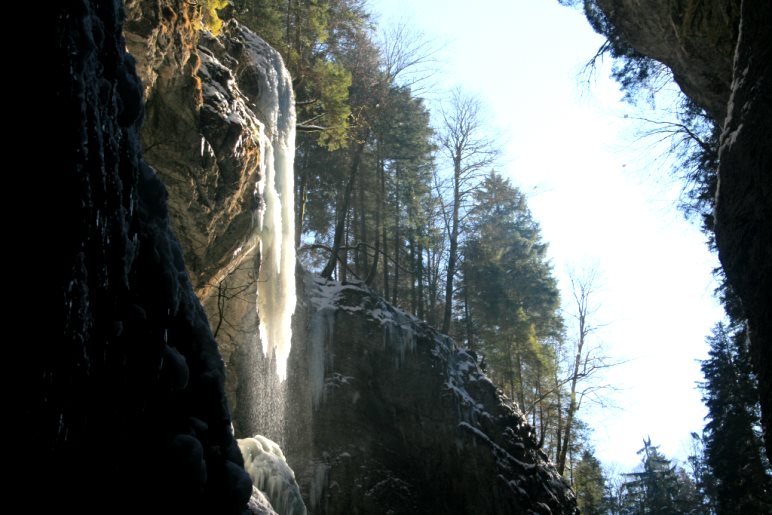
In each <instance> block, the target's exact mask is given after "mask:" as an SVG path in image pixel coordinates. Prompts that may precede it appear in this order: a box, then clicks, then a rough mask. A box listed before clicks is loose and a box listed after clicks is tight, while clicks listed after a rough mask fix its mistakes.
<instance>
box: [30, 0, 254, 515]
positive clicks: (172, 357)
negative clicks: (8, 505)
mask: <svg viewBox="0 0 772 515" xmlns="http://www.w3.org/2000/svg"><path fill="white" fill-rule="evenodd" d="M46 11H47V13H49V14H47V15H46V16H51V19H52V21H53V22H54V25H55V27H56V31H55V34H56V35H57V37H56V38H55V42H54V46H53V48H51V49H49V52H50V54H52V57H53V59H52V61H53V62H54V63H55V66H52V67H51V68H50V69H49V70H48V71H49V73H50V76H49V77H48V80H49V81H50V83H52V88H53V91H54V98H55V103H56V106H57V108H58V109H59V111H58V112H56V113H54V115H53V116H49V117H48V123H49V125H48V126H47V131H49V132H50V134H52V135H53V138H52V139H54V140H55V142H56V144H58V145H59V148H58V149H57V154H56V155H57V159H58V166H57V168H56V169H55V170H52V173H49V174H48V178H47V180H46V181H43V182H42V185H41V189H43V190H50V191H51V196H52V197H53V196H55V197H56V203H54V204H52V205H48V208H49V209H50V210H51V212H52V213H54V215H55V216H52V217H50V218H51V220H50V222H49V224H53V227H48V230H50V231H52V232H53V234H55V235H56V236H57V250H56V258H57V259H56V265H55V270H56V272H55V273H52V274H51V275H56V277H55V278H53V279H51V283H52V284H53V289H54V290H55V291H54V292H53V298H54V300H55V302H54V303H52V305H56V306H57V307H56V312H55V313H51V314H49V316H48V317H45V319H46V323H47V324H52V325H55V326H56V327H55V329H54V333H55V334H56V337H55V338H51V339H44V341H41V342H37V344H36V345H34V346H33V345H29V346H27V347H26V348H28V349H29V350H30V352H31V355H29V356H27V357H26V358H27V359H24V360H22V361H21V362H20V364H21V367H22V368H23V371H24V372H26V371H27V370H26V369H25V368H24V367H26V368H28V369H29V370H28V371H29V373H30V376H29V378H28V379H29V384H30V385H36V386H37V388H31V389H30V395H31V398H30V399H29V401H28V402H27V403H26V405H25V408H26V409H25V411H24V413H23V418H24V421H25V426H26V428H27V431H28V435H27V436H28V437H30V438H31V441H32V442H33V443H34V447H30V448H31V449H34V451H33V452H34V454H33V457H32V459H29V460H28V461H29V463H31V464H34V465H35V466H37V467H38V470H37V471H35V472H34V474H29V475H24V474H21V475H20V477H22V478H24V480H25V482H27V483H28V484H29V485H30V486H34V487H36V488H37V489H38V491H37V492H36V493H35V495H34V497H28V498H27V499H26V500H27V502H30V501H32V502H35V501H38V502H39V503H40V506H46V508H45V509H49V510H53V511H73V512H75V513H97V512H99V513H107V512H110V513H116V512H117V513H123V512H127V513H141V512H145V511H147V509H148V506H152V507H153V508H152V511H156V512H159V513H242V512H243V511H244V510H245V509H246V506H247V501H248V499H249V496H250V494H251V484H250V481H249V478H248V476H247V475H246V473H245V472H244V470H243V468H242V458H241V454H240V452H239V449H238V447H237V446H236V442H235V440H234V438H233V436H232V434H231V428H230V416H229V414H228V410H227V405H226V400H225V395H224V391H223V377H224V369H223V363H222V360H221V358H220V356H219V354H218V352H217V348H216V343H215V341H214V339H213V338H212V334H211V332H210V329H209V325H208V323H207V319H206V317H205V315H204V311H203V309H202V307H201V305H200V304H199V302H198V300H197V299H196V297H195V295H194V291H193V288H192V287H191V284H190V282H189V280H188V276H187V274H186V273H185V269H184V265H183V260H182V252H181V250H180V247H179V245H178V243H177V241H176V240H175V238H174V236H173V235H172V232H171V230H170V227H169V218H168V213H167V207H166V199H167V194H166V190H165V189H164V187H163V185H162V184H161V182H160V180H159V179H158V177H157V176H156V174H155V173H154V172H153V170H152V169H150V168H149V167H148V165H147V164H145V162H144V161H143V159H142V156H141V153H140V151H139V136H138V132H137V131H138V126H139V122H140V120H141V117H142V113H143V106H142V86H141V84H140V82H139V80H138V78H137V76H136V74H135V70H134V62H133V60H132V58H131V57H130V56H128V54H126V52H125V41H124V39H123V37H122V34H121V21H122V14H123V11H122V2H120V1H117V0H114V1H109V0H108V1H87V0H83V1H66V2H61V3H57V4H56V5H52V6H49V7H47V9H46ZM49 287H51V286H50V285H49ZM57 324H58V325H57ZM36 477H40V478H42V480H38V479H35V478H36ZM41 485H42V488H41ZM53 506H55V508H54V507H53ZM31 511H37V510H36V509H31Z"/></svg>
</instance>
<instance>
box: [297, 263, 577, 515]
mask: <svg viewBox="0 0 772 515" xmlns="http://www.w3.org/2000/svg"><path fill="white" fill-rule="evenodd" d="M304 288H305V293H304V294H303V296H302V297H301V298H304V299H305V301H303V302H302V303H300V304H299V308H298V314H297V315H296V327H295V330H294V334H296V337H295V340H294V342H293V354H292V356H291V359H290V377H293V376H294V377H308V378H309V380H308V381H307V384H305V385H303V384H299V383H295V384H294V385H291V386H292V387H291V389H290V404H291V406H292V407H293V409H294V411H291V412H290V413H289V414H288V420H287V426H288V431H289V432H290V434H288V437H287V444H286V445H285V450H286V452H287V458H288V461H289V462H290V463H291V464H292V465H293V468H294V470H295V472H296V474H297V477H298V482H299V483H300V486H301V489H302V490H303V492H304V496H305V499H306V504H307V505H308V507H309V509H310V511H311V512H312V513H315V514H316V513H356V512H359V513H394V514H400V513H447V514H454V513H458V514H461V513H491V514H495V513H538V514H547V513H552V514H558V513H565V514H573V513H576V507H575V500H574V497H573V494H572V493H571V491H570V489H569V488H568V486H567V485H566V484H565V483H564V482H563V480H562V479H561V478H560V476H559V475H558V474H557V472H556V471H555V469H554V468H553V467H552V465H551V464H550V463H549V462H548V460H547V458H546V456H545V455H544V454H543V453H542V452H541V451H539V450H538V449H537V448H536V445H535V440H534V438H533V432H532V429H531V428H530V426H528V425H527V423H526V422H525V419H524V417H523V416H522V414H521V413H520V412H519V411H517V410H516V409H515V408H514V407H513V406H512V405H511V403H509V401H508V400H507V399H506V398H504V397H503V396H502V395H500V393H499V392H497V391H496V388H495V387H494V386H493V384H492V383H491V382H490V381H489V380H488V378H487V377H486V376H485V375H484V374H483V373H482V372H481V371H480V370H479V369H478V368H477V366H476V365H475V363H474V360H473V359H472V357H471V356H469V355H468V354H467V353H465V352H463V351H460V350H458V349H456V348H455V345H454V343H453V341H452V340H451V339H450V338H448V337H447V336H445V335H441V334H439V333H438V332H436V331H435V330H434V329H432V328H431V327H429V326H428V325H426V324H425V323H423V322H420V321H419V320H417V319H416V318H415V317H413V316H412V315H410V314H408V313H405V312H403V311H401V310H400V309H398V308H395V307H393V306H392V305H390V304H389V303H388V302H386V301H385V300H383V299H382V298H380V297H379V296H378V295H376V294H374V293H372V292H371V291H369V290H368V289H367V288H366V287H364V286H362V285H359V284H355V283H348V284H340V283H336V282H332V281H325V280H323V279H320V278H318V277H312V276H310V275H307V276H306V278H305V281H304ZM309 412H310V415H309Z"/></svg>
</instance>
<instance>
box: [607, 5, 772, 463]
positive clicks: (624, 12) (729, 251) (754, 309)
mask: <svg viewBox="0 0 772 515" xmlns="http://www.w3.org/2000/svg"><path fill="white" fill-rule="evenodd" d="M598 4H599V5H600V6H601V7H602V8H603V10H604V12H605V13H606V14H607V16H608V17H609V19H610V20H611V21H612V22H613V23H614V25H615V26H616V27H617V28H619V29H620V31H621V32H622V34H623V35H624V37H625V39H626V40H627V41H628V42H629V43H630V44H631V45H632V46H633V47H635V48H636V50H638V51H639V52H641V53H643V54H645V55H647V56H649V57H652V58H654V59H657V60H659V61H662V62H663V63H665V64H666V65H668V66H669V67H670V68H671V69H672V70H673V74H674V76H675V77H676V80H677V81H678V83H679V84H680V85H681V87H682V88H683V91H684V93H686V94H687V95H688V96H690V97H691V98H692V99H693V100H695V101H696V102H697V103H698V104H699V105H700V106H702V107H703V108H704V109H705V110H706V111H707V112H708V113H709V114H710V115H711V116H712V117H713V119H714V121H715V122H716V123H717V124H718V126H719V127H722V128H723V133H722V136H721V141H720V145H721V146H720V153H719V171H718V175H719V185H718V191H717V202H716V213H715V231H716V243H717V246H718V251H719V258H720V259H721V264H722V266H723V269H724V272H725V273H726V276H727V278H728V279H729V282H730V284H731V286H732V288H733V289H734V290H735V292H736V293H737V294H738V296H739V297H740V299H741V301H742V304H743V308H744V310H745V313H746V316H747V317H748V325H749V329H750V337H751V350H752V352H753V355H754V356H753V357H754V364H755V368H756V372H757V374H758V376H759V383H760V387H761V392H760V393H761V402H762V425H763V426H764V430H765V438H766V447H767V452H768V453H770V455H771V456H772V316H770V313H772V64H771V63H772V51H771V50H770V47H772V38H770V37H769V34H770V31H772V6H770V3H769V2H768V1H766V0H743V1H740V0H732V1H728V2H727V1H720V0H711V1H707V2H705V1H697V0H668V1H666V0H660V1H657V2H639V1H636V0H598Z"/></svg>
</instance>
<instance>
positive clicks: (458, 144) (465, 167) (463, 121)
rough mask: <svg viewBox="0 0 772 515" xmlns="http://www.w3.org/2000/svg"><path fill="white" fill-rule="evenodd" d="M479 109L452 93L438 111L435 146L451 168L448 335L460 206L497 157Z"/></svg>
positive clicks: (472, 99)
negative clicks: (484, 127) (444, 105)
mask: <svg viewBox="0 0 772 515" xmlns="http://www.w3.org/2000/svg"><path fill="white" fill-rule="evenodd" d="M480 109H481V106H480V102H479V100H478V99H477V98H475V97H473V96H471V95H469V94H467V93H464V92H463V91H461V90H460V89H454V90H453V91H452V92H451V96H450V104H449V105H448V106H447V108H443V109H442V110H441V116H442V122H441V127H440V131H439V132H440V136H439V144H440V148H441V151H442V152H443V153H444V154H445V156H446V157H447V158H448V160H449V161H450V162H451V163H452V167H453V176H452V193H451V198H450V199H449V204H450V206H448V210H446V212H445V220H446V224H445V225H446V230H447V234H448V243H449V249H448V265H447V270H446V275H445V278H446V283H445V310H444V313H443V317H442V332H444V333H448V332H449V331H450V319H451V315H452V313H453V283H454V278H455V275H456V271H457V268H458V267H457V265H458V242H459V234H460V227H461V226H460V221H461V216H462V205H463V202H464V200H465V198H466V197H467V196H468V195H469V194H470V193H471V192H472V191H473V190H474V188H475V187H476V186H477V185H478V184H479V181H480V178H481V176H482V174H483V173H485V172H486V171H487V169H488V168H489V167H490V166H492V165H493V164H494V163H495V161H496V158H497V156H498V154H499V150H498V148H497V147H496V146H495V144H494V142H493V141H492V140H491V138H489V137H487V136H486V135H485V133H484V131H483V127H482V120H481V113H480ZM448 211H450V212H449V213H448Z"/></svg>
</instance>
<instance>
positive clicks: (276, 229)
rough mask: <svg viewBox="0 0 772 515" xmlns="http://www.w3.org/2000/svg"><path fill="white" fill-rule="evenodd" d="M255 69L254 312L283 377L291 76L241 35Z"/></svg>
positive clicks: (288, 294)
mask: <svg viewBox="0 0 772 515" xmlns="http://www.w3.org/2000/svg"><path fill="white" fill-rule="evenodd" d="M243 34H244V35H245V36H246V37H245V39H246V41H245V43H246V45H247V46H248V47H249V49H250V50H251V53H252V57H253V59H254V61H255V65H256V67H257V69H258V72H259V73H258V76H259V81H260V83H259V88H260V94H259V96H258V98H257V101H256V104H255V105H254V106H253V108H254V109H255V110H256V111H257V112H256V113H255V114H257V116H258V118H260V119H261V120H262V121H263V124H262V125H261V127H260V151H261V152H260V165H261V166H260V169H261V171H262V176H261V178H260V181H259V182H258V183H257V185H256V187H255V195H256V196H258V198H260V199H262V200H263V203H262V204H261V207H260V209H259V210H258V211H257V215H256V216H257V220H256V224H255V226H256V231H257V234H256V236H257V241H258V243H259V250H260V252H259V259H260V263H259V266H260V277H259V279H258V283H257V310H258V315H259V317H260V340H261V341H262V345H263V354H264V355H266V356H268V357H270V356H271V355H272V354H273V355H275V359H276V373H277V374H278V376H279V378H280V379H282V380H284V379H285V378H286V377H287V358H288V357H289V352H290V340H291V338H292V327H291V323H292V314H293V312H294V311H295V302H296V299H295V214H294V211H295V202H294V178H293V162H294V155H295V102H294V98H293V92H292V79H291V78H290V75H289V72H288V71H287V69H286V68H285V67H284V62H283V61H282V59H281V56H280V55H279V53H278V52H277V51H276V50H274V49H273V48H271V47H270V46H269V45H268V44H267V43H265V42H264V41H263V40H262V39H260V38H258V37H257V36H254V35H252V34H247V33H246V32H245V33H243Z"/></svg>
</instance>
